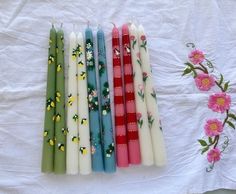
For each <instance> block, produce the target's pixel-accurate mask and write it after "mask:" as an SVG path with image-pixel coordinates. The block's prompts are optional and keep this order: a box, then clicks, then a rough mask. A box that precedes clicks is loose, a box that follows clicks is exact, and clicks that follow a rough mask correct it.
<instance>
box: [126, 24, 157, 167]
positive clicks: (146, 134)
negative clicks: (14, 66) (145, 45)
mask: <svg viewBox="0 0 236 194" xmlns="http://www.w3.org/2000/svg"><path fill="white" fill-rule="evenodd" d="M129 34H130V46H131V56H132V65H133V73H134V90H135V102H136V114H137V124H138V128H139V140H140V150H141V158H142V164H143V165H152V164H154V158H153V150H152V141H151V134H150V130H149V126H148V117H147V107H146V102H145V96H144V85H143V77H142V69H141V60H140V53H139V46H138V34H137V28H136V26H135V25H134V24H131V26H130V28H129Z"/></svg>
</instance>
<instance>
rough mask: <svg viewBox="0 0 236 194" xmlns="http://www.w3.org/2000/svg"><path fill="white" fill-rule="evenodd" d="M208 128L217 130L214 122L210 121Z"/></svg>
mask: <svg viewBox="0 0 236 194" xmlns="http://www.w3.org/2000/svg"><path fill="white" fill-rule="evenodd" d="M210 129H211V130H212V131H216V130H217V125H216V124H215V123H212V124H211V125H210Z"/></svg>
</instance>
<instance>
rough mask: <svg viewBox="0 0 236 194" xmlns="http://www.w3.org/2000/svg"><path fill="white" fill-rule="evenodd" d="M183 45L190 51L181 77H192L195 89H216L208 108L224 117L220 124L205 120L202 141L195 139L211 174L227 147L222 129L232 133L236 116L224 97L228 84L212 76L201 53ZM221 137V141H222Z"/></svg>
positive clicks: (212, 71)
mask: <svg viewBox="0 0 236 194" xmlns="http://www.w3.org/2000/svg"><path fill="white" fill-rule="evenodd" d="M186 45H187V47H192V49H194V50H193V51H192V52H191V53H190V54H189V61H188V62H186V63H185V65H186V68H185V69H184V71H183V74H182V76H185V75H192V76H193V78H194V79H195V83H196V86H197V88H198V89H199V90H201V91H209V90H211V89H212V87H213V86H216V87H217V88H218V90H219V92H217V93H213V94H210V96H209V100H208V108H209V109H210V110H212V111H213V112H218V113H221V114H225V117H224V120H219V119H216V118H212V119H208V120H207V121H206V123H205V126H204V130H205V134H206V137H203V138H202V139H198V142H199V143H200V145H201V147H202V148H201V154H204V153H205V152H208V153H207V160H208V162H209V163H210V165H209V166H208V167H207V168H206V171H207V172H210V171H212V170H213V168H214V165H215V163H216V162H218V161H220V159H221V157H222V153H223V152H224V151H225V149H226V148H227V147H228V145H229V138H228V136H227V131H226V129H224V128H226V127H227V126H228V127H230V128H232V129H235V122H236V115H235V113H233V112H231V109H230V105H231V97H230V95H229V94H228V93H227V92H228V90H229V83H230V82H229V81H225V79H224V76H223V75H222V74H220V75H219V76H216V73H215V70H216V67H214V66H213V64H212V62H211V61H210V60H208V59H207V58H206V56H205V54H204V53H203V52H202V51H200V50H197V49H196V48H195V45H194V44H193V43H188V44H186ZM226 125H227V126H226ZM223 131H224V133H223ZM223 134H224V137H223V138H222V137H221V136H223Z"/></svg>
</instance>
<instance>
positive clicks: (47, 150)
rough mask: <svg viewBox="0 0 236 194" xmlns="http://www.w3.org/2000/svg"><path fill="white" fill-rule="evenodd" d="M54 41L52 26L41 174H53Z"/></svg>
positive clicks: (55, 37)
mask: <svg viewBox="0 0 236 194" xmlns="http://www.w3.org/2000/svg"><path fill="white" fill-rule="evenodd" d="M56 41H57V34H56V30H55V28H54V26H52V28H51V30H50V38H49V51H48V75H47V91H46V108H45V120H44V132H43V153H42V166H41V171H42V172H53V170H54V168H53V160H54V115H55V106H56V103H55V88H56V87H55V86H56V85H55V84H56Z"/></svg>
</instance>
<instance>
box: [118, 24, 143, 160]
mask: <svg viewBox="0 0 236 194" xmlns="http://www.w3.org/2000/svg"><path fill="white" fill-rule="evenodd" d="M122 50H123V52H122V53H123V72H124V86H125V106H126V126H127V136H128V149H129V163H130V164H140V163H141V155H140V144H139V136H138V125H137V118H136V106H135V95H134V83H133V68H132V61H131V48H130V39H129V29H128V25H127V24H124V25H123V26H122Z"/></svg>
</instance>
